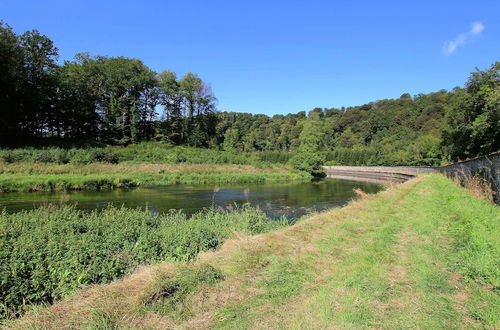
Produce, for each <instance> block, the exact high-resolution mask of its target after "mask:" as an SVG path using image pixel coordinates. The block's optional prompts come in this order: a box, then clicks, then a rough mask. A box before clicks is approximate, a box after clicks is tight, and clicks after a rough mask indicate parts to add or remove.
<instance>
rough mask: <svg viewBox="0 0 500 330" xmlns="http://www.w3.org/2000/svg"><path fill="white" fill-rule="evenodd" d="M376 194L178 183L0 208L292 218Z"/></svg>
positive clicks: (341, 187) (2, 201) (364, 186)
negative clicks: (210, 211) (215, 210)
mask: <svg viewBox="0 0 500 330" xmlns="http://www.w3.org/2000/svg"><path fill="white" fill-rule="evenodd" d="M357 188H359V189H361V190H362V191H364V192H366V193H375V192H377V191H379V190H380V189H381V188H382V187H381V186H380V185H378V184H374V183H367V182H356V181H348V180H338V179H325V180H323V181H319V182H307V183H268V184H247V185H242V184H240V185H224V186H214V185H176V186H155V187H143V188H137V189H131V190H113V191H97V192H95V191H74V192H67V193H8V194H0V208H5V209H6V210H7V212H17V211H21V210H25V209H32V208H36V207H38V206H40V205H44V204H47V203H53V204H60V203H71V204H76V207H77V208H79V209H83V210H93V209H102V208H104V207H106V206H107V205H108V204H110V203H112V204H113V205H115V206H121V205H123V206H125V207H147V208H148V209H149V210H150V212H151V213H154V214H157V213H162V212H169V211H170V210H172V209H175V210H179V209H182V210H183V211H184V212H186V213H188V214H192V213H195V212H197V211H199V210H201V209H203V208H208V207H211V206H212V205H214V206H215V207H221V208H225V209H228V208H234V207H235V206H239V205H242V204H246V203H248V204H250V205H252V206H254V207H259V208H260V209H262V210H263V211H264V212H266V213H267V214H268V215H269V216H271V217H273V218H279V217H281V216H282V215H286V216H287V217H289V218H291V219H296V218H298V217H300V216H302V215H304V214H307V213H311V212H317V211H323V210H326V209H329V208H332V207H337V206H341V205H344V204H345V203H347V202H348V201H349V200H351V199H352V198H354V197H355V193H354V189H357Z"/></svg>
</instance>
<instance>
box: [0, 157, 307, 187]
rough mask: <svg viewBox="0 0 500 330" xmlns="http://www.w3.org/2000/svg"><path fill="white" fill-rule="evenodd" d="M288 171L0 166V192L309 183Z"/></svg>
mask: <svg viewBox="0 0 500 330" xmlns="http://www.w3.org/2000/svg"><path fill="white" fill-rule="evenodd" d="M308 179H310V175H309V174H307V173H305V172H299V171H294V170H291V169H289V168H286V167H263V168H257V167H254V166H250V165H209V164H207V165H188V164H176V165H174V164H108V163H95V164H87V165H75V164H44V163H13V164H7V163H0V192H12V191H58V190H99V189H113V188H130V187H135V186H141V185H169V184H181V183H184V184H206V183H213V184H224V183H263V182H280V181H281V182H282V181H295V180H308Z"/></svg>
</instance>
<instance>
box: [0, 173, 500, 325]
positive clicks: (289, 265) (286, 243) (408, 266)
mask: <svg viewBox="0 0 500 330" xmlns="http://www.w3.org/2000/svg"><path fill="white" fill-rule="evenodd" d="M499 232H500V209H499V208H498V206H495V205H493V204H489V203H487V202H486V201H484V200H480V199H478V198H475V197H473V196H471V195H470V194H469V193H468V192H467V191H466V190H465V189H463V188H461V187H459V186H457V185H456V184H455V183H453V182H451V181H450V180H448V179H446V178H444V177H442V176H438V175H430V176H423V177H419V178H416V179H414V180H411V181H409V182H407V183H404V184H402V185H398V186H395V187H394V188H391V189H389V190H387V191H384V192H381V193H379V194H377V195H375V196H367V197H365V198H363V199H361V200H358V201H354V202H352V203H350V204H349V205H348V206H347V207H344V208H342V209H336V210H332V211H329V212H325V213H321V214H317V215H313V216H311V217H309V218H307V219H305V220H303V221H301V222H299V223H297V224H295V225H293V226H291V227H288V228H284V229H280V230H276V231H273V232H270V233H267V234H261V235H257V236H244V235H240V236H237V237H236V238H234V239H232V240H229V241H227V242H226V243H225V244H224V245H223V246H222V248H221V249H219V250H218V251H216V252H209V253H204V254H202V255H200V256H199V258H197V260H196V261H194V262H191V263H172V262H166V263H161V264H158V265H156V266H148V267H143V268H141V269H138V270H137V272H135V273H134V274H133V275H131V276H129V277H127V278H125V279H123V280H120V281H117V282H114V283H111V284H108V285H100V286H95V287H92V288H89V289H86V290H84V291H82V292H81V293H78V294H76V295H74V296H71V297H67V298H66V299H64V300H62V301H60V302H58V303H56V304H54V305H53V306H51V307H48V308H39V309H37V310H34V311H31V312H29V313H28V314H27V315H25V317H23V318H22V319H20V320H18V321H17V322H15V323H12V324H9V326H11V327H14V328H16V327H18V328H25V327H32V328H63V327H97V326H99V327H101V328H102V327H106V328H115V327H125V328H169V327H188V328H207V327H214V328H228V329H234V328H297V329H303V328H310V329H313V328H314V329H317V328H363V327H370V328H464V327H498V326H499V325H500V316H499V315H500V297H499V288H500V270H499V267H498V260H499V258H500V240H499V239H498V234H499Z"/></svg>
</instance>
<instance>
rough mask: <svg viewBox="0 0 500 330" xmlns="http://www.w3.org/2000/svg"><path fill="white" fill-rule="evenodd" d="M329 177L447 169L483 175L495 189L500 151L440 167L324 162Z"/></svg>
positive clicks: (396, 176) (400, 175) (390, 177)
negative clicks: (331, 163)
mask: <svg viewBox="0 0 500 330" xmlns="http://www.w3.org/2000/svg"><path fill="white" fill-rule="evenodd" d="M323 168H324V169H325V173H326V175H327V177H329V178H337V179H346V180H359V181H369V182H375V183H386V182H404V181H406V180H409V179H411V178H412V177H414V176H415V175H417V174H419V173H436V172H437V173H443V174H445V175H447V176H449V177H452V178H457V179H459V180H464V179H467V178H469V177H471V176H474V175H481V176H482V177H483V178H487V179H488V181H489V182H491V185H492V188H493V190H495V191H497V192H498V191H499V190H500V189H499V188H500V152H497V153H494V154H491V155H488V156H483V157H478V158H475V159H470V160H466V161H463V162H457V163H453V164H450V165H446V166H437V167H411V166H323Z"/></svg>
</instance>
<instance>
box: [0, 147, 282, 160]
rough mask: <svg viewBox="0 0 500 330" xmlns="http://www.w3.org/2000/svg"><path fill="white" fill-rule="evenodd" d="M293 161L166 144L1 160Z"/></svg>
mask: <svg viewBox="0 0 500 330" xmlns="http://www.w3.org/2000/svg"><path fill="white" fill-rule="evenodd" d="M289 158H290V155H289V154H287V153H280V152H262V153H260V152H255V153H243V152H228V151H221V150H216V149H202V148H193V147H181V146H179V147H172V146H170V145H168V144H163V143H154V142H147V143H139V144H135V145H129V146H127V147H103V148H86V149H76V148H72V149H63V148H57V147H52V148H44V149H35V148H25V149H13V150H0V159H1V160H3V161H4V162H6V163H20V162H27V163H37V162H38V163H56V164H68V163H69V164H90V163H96V162H104V163H112V164H116V163H123V162H130V163H166V164H179V163H186V164H249V165H262V164H273V163H277V164H285V163H286V162H287V161H288V160H289Z"/></svg>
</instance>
